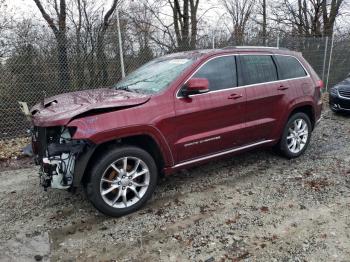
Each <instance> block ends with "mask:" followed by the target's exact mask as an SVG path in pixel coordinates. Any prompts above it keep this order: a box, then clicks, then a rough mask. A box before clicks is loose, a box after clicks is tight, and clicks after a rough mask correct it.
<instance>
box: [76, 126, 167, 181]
mask: <svg viewBox="0 0 350 262" xmlns="http://www.w3.org/2000/svg"><path fill="white" fill-rule="evenodd" d="M122 145H131V146H136V147H139V148H141V149H143V150H145V151H146V152H148V153H149V154H150V155H151V156H152V157H153V158H154V161H155V162H156V164H157V168H158V170H159V173H160V174H162V170H163V169H164V167H166V166H171V165H173V158H172V154H171V151H170V148H165V145H164V142H161V141H159V140H158V139H157V137H155V135H153V134H150V133H146V132H145V133H137V134H129V135H124V136H123V135H122V136H118V137H115V138H113V139H110V140H107V141H103V142H102V143H98V144H96V145H95V147H94V149H93V152H92V153H91V155H90V156H89V159H88V161H86V162H87V164H86V166H85V167H84V168H83V169H80V170H78V171H77V172H76V173H75V174H74V176H75V178H74V185H75V186H78V185H79V184H81V183H85V182H86V181H87V179H88V176H89V175H88V171H89V170H91V167H92V165H93V164H94V163H95V161H96V160H97V159H98V158H99V157H100V156H101V155H102V154H103V153H104V152H106V151H107V150H110V149H111V148H114V147H118V146H122Z"/></svg>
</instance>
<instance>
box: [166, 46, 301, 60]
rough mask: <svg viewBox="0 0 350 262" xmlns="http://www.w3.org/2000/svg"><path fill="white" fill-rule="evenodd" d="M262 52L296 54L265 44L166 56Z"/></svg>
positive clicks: (201, 50) (190, 56) (188, 56)
mask: <svg viewBox="0 0 350 262" xmlns="http://www.w3.org/2000/svg"><path fill="white" fill-rule="evenodd" d="M237 51H239V52H254V53H255V52H257V53H259V52H264V53H270V54H291V53H293V54H296V52H294V51H291V50H289V49H287V48H278V47H267V46H228V47H224V48H221V49H199V50H192V51H185V52H178V53H172V54H169V55H166V57H168V58H198V57H202V56H205V55H206V56H210V55H216V54H225V53H235V52H237Z"/></svg>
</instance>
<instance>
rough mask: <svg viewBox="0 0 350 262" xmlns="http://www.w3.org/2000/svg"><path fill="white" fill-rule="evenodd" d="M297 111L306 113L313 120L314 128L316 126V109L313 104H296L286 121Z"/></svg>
mask: <svg viewBox="0 0 350 262" xmlns="http://www.w3.org/2000/svg"><path fill="white" fill-rule="evenodd" d="M296 113H304V114H306V115H307V116H308V117H309V119H310V122H311V126H312V129H314V127H315V123H316V119H315V110H314V108H313V106H312V105H311V104H304V105H298V106H295V107H294V108H293V109H292V111H291V112H290V113H289V115H288V117H287V120H286V121H285V122H286V123H287V122H288V120H289V118H290V117H291V116H293V115H294V114H296Z"/></svg>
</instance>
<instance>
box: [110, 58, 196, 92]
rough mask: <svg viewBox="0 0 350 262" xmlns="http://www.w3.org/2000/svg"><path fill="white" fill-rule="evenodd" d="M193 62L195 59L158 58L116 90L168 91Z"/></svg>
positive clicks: (120, 83)
mask: <svg viewBox="0 0 350 262" xmlns="http://www.w3.org/2000/svg"><path fill="white" fill-rule="evenodd" d="M193 62H194V59H188V58H164V57H163V58H157V59H155V60H152V61H151V62H149V63H147V64H145V65H143V66H141V67H140V68H138V69H136V70H135V71H134V72H132V73H131V74H129V75H128V76H126V77H125V78H124V79H123V80H122V81H120V82H119V83H117V84H116V85H115V86H114V88H116V89H123V90H126V91H130V92H136V93H143V94H156V93H158V92H161V91H162V90H164V89H166V88H167V87H168V86H169V85H170V84H171V82H173V81H174V80H175V79H176V78H177V77H178V76H179V75H180V74H181V73H182V72H183V71H184V70H185V69H186V68H188V67H189V66H190V65H192V63H193Z"/></svg>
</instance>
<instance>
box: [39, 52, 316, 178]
mask: <svg viewBox="0 0 350 262" xmlns="http://www.w3.org/2000/svg"><path fill="white" fill-rule="evenodd" d="M240 54H265V55H266V54H267V55H273V54H281V55H292V56H294V57H296V58H297V59H298V60H299V61H300V62H301V63H302V64H303V66H304V67H305V68H306V69H307V71H308V73H309V75H310V77H305V78H302V79H296V80H287V81H286V80H284V81H283V80H282V81H275V82H273V83H263V84H256V85H253V86H250V87H249V88H248V87H240V88H236V89H235V88H231V89H227V90H222V91H220V92H209V93H205V94H200V95H196V96H193V97H187V98H183V97H180V98H179V97H177V95H178V92H179V90H180V89H181V88H182V87H183V86H184V84H185V83H186V81H187V80H188V79H189V78H190V77H191V75H192V74H193V73H194V72H195V71H196V69H197V68H199V67H200V65H202V64H203V63H205V62H206V61H207V60H208V59H211V58H213V57H216V56H222V55H240ZM172 57H179V58H182V57H184V58H186V57H188V58H195V62H194V63H193V64H192V66H191V67H189V68H187V69H186V70H185V71H184V72H183V73H182V74H181V75H180V76H179V77H178V78H177V79H175V80H174V81H173V82H172V83H171V84H170V85H169V86H168V88H167V89H166V90H164V91H162V92H161V93H158V94H155V95H152V96H147V95H141V94H136V93H130V92H126V91H119V90H118V91H115V90H112V89H100V90H89V91H80V92H74V93H69V94H64V95H59V96H56V97H53V98H50V99H46V100H45V105H44V106H43V105H40V104H39V105H36V106H35V107H34V108H33V109H32V114H33V123H34V125H36V126H44V127H49V126H63V125H64V126H68V127H76V128H77V129H76V132H75V133H74V137H73V138H74V139H86V140H89V141H91V142H93V143H94V144H97V145H100V144H103V143H105V142H108V141H112V140H116V139H121V138H125V137H131V136H137V135H148V136H149V137H151V138H152V139H153V140H154V141H155V142H156V144H157V145H158V146H159V149H160V151H161V153H162V156H163V160H164V170H163V171H164V172H165V173H171V172H173V171H175V170H177V169H179V168H184V167H189V166H192V165H194V164H197V163H202V162H205V161H208V160H209V159H213V158H211V156H214V158H215V157H218V156H221V155H222V154H221V153H220V152H223V151H225V150H229V149H233V150H231V151H230V152H231V153H235V152H236V151H235V148H239V149H240V150H239V151H240V152H241V151H244V150H246V149H248V148H251V147H249V146H247V145H251V144H254V145H256V146H254V147H258V146H262V145H264V146H269V145H273V144H275V143H277V142H278V140H279V138H280V137H281V133H282V130H283V128H284V126H285V124H286V122H287V120H288V117H289V116H290V114H291V112H293V110H295V109H298V108H300V107H303V106H309V107H310V108H311V109H312V117H311V118H312V121H313V123H316V122H317V120H318V119H319V118H320V114H321V109H322V102H321V99H320V90H319V88H317V85H318V81H319V78H318V76H317V75H316V73H315V72H314V71H313V70H312V68H311V67H310V66H309V64H308V63H307V62H306V61H305V60H304V59H303V58H302V56H301V55H300V54H299V53H295V52H291V51H286V50H280V49H261V48H246V49H226V50H205V51H193V52H186V53H180V54H173V55H172ZM51 101H57V103H56V102H55V103H53V104H50V103H51ZM107 108H108V109H109V110H108V111H106V112H98V111H97V112H96V113H95V112H94V110H96V109H107ZM114 109H115V110H114ZM262 140H264V141H266V143H260V142H261V141H262Z"/></svg>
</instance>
